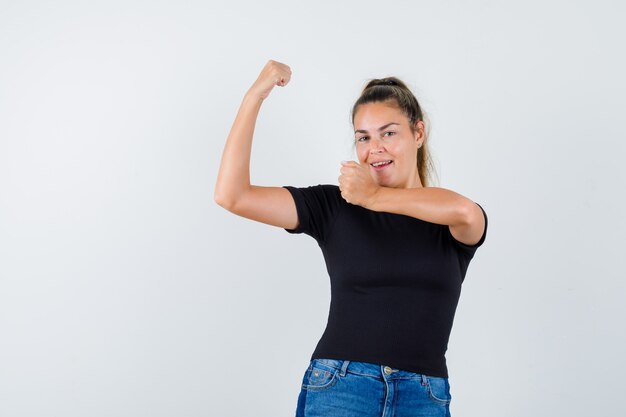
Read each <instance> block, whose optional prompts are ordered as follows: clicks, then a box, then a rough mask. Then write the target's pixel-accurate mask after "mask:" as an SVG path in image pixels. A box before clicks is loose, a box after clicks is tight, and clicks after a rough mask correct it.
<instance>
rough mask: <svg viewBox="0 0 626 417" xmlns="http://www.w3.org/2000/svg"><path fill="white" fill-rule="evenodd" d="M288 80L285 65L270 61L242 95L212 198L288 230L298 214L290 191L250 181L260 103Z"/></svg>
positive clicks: (234, 210)
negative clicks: (253, 140) (251, 156)
mask: <svg viewBox="0 0 626 417" xmlns="http://www.w3.org/2000/svg"><path fill="white" fill-rule="evenodd" d="M290 79H291V69H290V68H289V67H288V66H287V65H285V64H282V63H280V62H276V61H273V60H269V61H268V62H267V64H265V67H264V68H263V70H262V71H261V74H260V75H259V77H258V78H257V80H256V81H255V82H254V84H253V85H252V87H250V89H249V90H248V91H247V93H246V94H245V96H244V98H243V100H242V102H241V106H240V107H239V111H238V113H237V116H236V117H235V121H234V122H233V125H232V127H231V129H230V133H229V134H228V138H227V139H226V144H225V145H224V151H223V153H222V160H221V163H220V169H219V172H218V175H217V182H216V184H215V191H214V195H213V198H214V200H215V202H216V203H217V204H218V205H220V206H221V207H223V208H225V209H226V210H228V211H230V212H231V213H234V214H237V215H239V216H242V217H246V218H249V219H251V220H256V221H259V222H262V223H266V224H270V225H273V226H278V227H283V228H290V229H291V228H295V227H296V226H297V224H298V215H297V212H296V205H295V202H294V200H293V197H292V196H291V194H290V193H289V191H288V190H287V189H285V188H282V187H263V186H257V185H252V184H251V183H250V153H251V150H252V137H253V134H254V127H255V124H256V120H257V117H258V114H259V110H260V108H261V104H262V103H263V100H265V99H266V98H267V97H268V95H269V94H270V92H271V91H272V89H273V88H274V86H276V85H278V86H281V87H284V86H285V85H287V83H289V80H290Z"/></svg>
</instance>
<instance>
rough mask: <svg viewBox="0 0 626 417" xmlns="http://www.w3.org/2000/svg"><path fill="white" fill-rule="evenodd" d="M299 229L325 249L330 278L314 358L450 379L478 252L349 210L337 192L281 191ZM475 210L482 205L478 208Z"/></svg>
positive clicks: (427, 228) (413, 222)
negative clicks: (465, 291)
mask: <svg viewBox="0 0 626 417" xmlns="http://www.w3.org/2000/svg"><path fill="white" fill-rule="evenodd" d="M283 188H286V189H287V190H289V192H290V193H291V195H292V196H293V198H294V201H295V204H296V209H297V212H298V218H299V222H300V223H299V225H298V227H297V228H296V229H285V230H286V231H287V232H289V233H305V234H307V235H309V236H311V237H313V238H314V239H315V240H316V241H317V242H318V245H319V247H320V248H321V249H322V254H323V255H324V260H325V261H326V268H327V271H328V274H329V276H330V284H331V301H330V310H329V314H328V322H327V325H326V330H325V331H324V333H323V335H322V337H321V338H320V340H319V342H318V344H317V347H316V348H315V350H314V352H313V354H312V355H311V359H315V358H330V359H341V360H352V361H359V362H370V363H375V364H383V365H388V366H390V367H392V368H397V369H403V370H407V371H410V372H416V373H422V374H426V375H432V376H441V377H446V378H447V377H448V369H447V366H446V358H445V352H446V350H447V347H448V339H449V336H450V331H451V330H452V323H453V320H454V313H455V311H456V306H457V303H458V300H459V296H460V293H461V284H462V282H463V280H464V278H465V274H466V271H467V267H468V265H469V263H470V260H471V259H472V257H473V256H474V253H475V252H476V249H477V248H478V247H479V246H481V245H482V243H483V242H484V240H485V237H486V234H487V214H486V213H485V211H484V209H483V208H482V206H480V204H479V207H480V208H481V210H482V211H483V215H484V216H485V230H484V231H483V235H482V237H481V238H480V241H479V242H478V243H476V244H475V245H471V246H470V245H465V244H463V243H461V242H459V241H457V240H456V239H455V238H454V237H453V236H452V234H451V233H450V229H449V228H448V226H447V225H439V224H435V223H430V222H426V221H423V220H420V219H417V218H415V217H411V216H405V215H402V214H396V213H389V212H377V211H373V210H369V209H366V208H364V207H362V206H359V205H355V204H350V203H348V202H347V201H345V200H344V199H343V197H342V196H341V193H340V190H339V187H338V186H337V185H331V184H318V185H313V186H309V187H293V186H289V185H285V186H283ZM476 204H478V203H476Z"/></svg>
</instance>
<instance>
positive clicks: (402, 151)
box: [354, 102, 424, 188]
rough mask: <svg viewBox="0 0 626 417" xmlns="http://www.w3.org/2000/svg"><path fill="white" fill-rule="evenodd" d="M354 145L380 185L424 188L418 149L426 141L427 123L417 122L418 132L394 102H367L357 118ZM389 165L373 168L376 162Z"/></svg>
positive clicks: (360, 158) (359, 109) (360, 161)
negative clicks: (425, 126) (413, 130)
mask: <svg viewBox="0 0 626 417" xmlns="http://www.w3.org/2000/svg"><path fill="white" fill-rule="evenodd" d="M354 128H355V133H354V143H355V147H356V153H357V156H358V158H359V163H361V164H362V165H367V167H368V169H369V171H370V174H371V175H372V178H374V181H376V183H377V184H378V185H380V186H384V187H393V188H415V187H421V186H422V183H421V181H420V179H419V174H418V170H417V150H418V145H420V146H421V144H422V142H423V140H424V122H422V121H419V122H417V130H416V132H415V133H413V132H412V131H411V129H410V128H409V119H408V118H407V117H406V116H405V115H404V113H402V111H401V110H400V109H398V108H397V107H396V106H395V105H394V103H393V102H392V103H381V102H378V103H367V104H363V105H361V106H359V108H358V109H357V112H356V114H355V115H354ZM389 160H390V161H391V163H390V164H387V165H384V166H380V167H374V166H372V163H374V162H377V161H389Z"/></svg>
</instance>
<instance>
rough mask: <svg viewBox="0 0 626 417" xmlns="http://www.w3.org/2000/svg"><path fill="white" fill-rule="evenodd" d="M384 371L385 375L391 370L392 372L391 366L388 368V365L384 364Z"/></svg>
mask: <svg viewBox="0 0 626 417" xmlns="http://www.w3.org/2000/svg"><path fill="white" fill-rule="evenodd" d="M384 371H385V373H386V374H387V375H389V374H390V373H392V372H393V371H392V370H391V368H390V367H388V366H385V368H384Z"/></svg>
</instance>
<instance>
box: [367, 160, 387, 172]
mask: <svg viewBox="0 0 626 417" xmlns="http://www.w3.org/2000/svg"><path fill="white" fill-rule="evenodd" d="M385 162H386V163H382V164H376V165H372V164H370V166H371V167H372V168H374V170H375V171H382V170H383V169H385V168H387V167H388V166H391V164H393V161H392V160H389V161H385Z"/></svg>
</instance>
